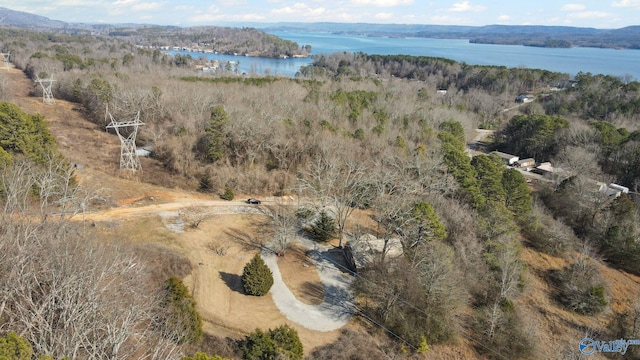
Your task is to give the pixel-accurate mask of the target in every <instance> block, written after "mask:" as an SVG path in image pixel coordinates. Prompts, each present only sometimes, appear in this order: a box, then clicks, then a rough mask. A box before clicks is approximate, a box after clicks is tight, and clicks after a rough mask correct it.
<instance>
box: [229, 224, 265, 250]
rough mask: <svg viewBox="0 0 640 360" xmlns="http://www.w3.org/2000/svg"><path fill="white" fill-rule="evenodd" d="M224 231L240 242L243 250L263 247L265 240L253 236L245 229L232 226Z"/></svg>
mask: <svg viewBox="0 0 640 360" xmlns="http://www.w3.org/2000/svg"><path fill="white" fill-rule="evenodd" d="M224 233H225V234H226V235H227V236H228V237H229V238H230V239H231V240H233V241H234V242H236V243H239V244H241V245H242V247H243V248H244V249H245V250H255V249H256V248H258V249H263V248H264V247H265V243H266V241H265V240H264V239H260V238H258V237H256V236H253V235H252V234H250V233H248V232H246V231H243V230H240V229H236V228H232V229H229V230H226V231H225V232H224Z"/></svg>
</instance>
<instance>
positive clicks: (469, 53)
mask: <svg viewBox="0 0 640 360" xmlns="http://www.w3.org/2000/svg"><path fill="white" fill-rule="evenodd" d="M269 33H271V34H273V35H276V36H279V37H281V38H283V39H287V40H292V41H295V42H297V43H298V45H300V46H303V45H311V47H312V51H313V54H331V53H334V52H344V51H346V52H363V53H367V54H379V55H392V54H405V55H414V56H434V57H443V58H447V59H452V60H455V61H458V62H466V63H467V64H471V65H498V66H506V67H509V68H512V67H526V68H531V69H545V70H550V71H555V72H562V73H568V74H570V75H571V76H573V75H575V74H577V73H578V72H590V73H592V74H606V75H613V76H626V75H630V76H632V78H633V79H634V80H640V50H614V49H599V48H570V49H554V48H539V47H530V46H517V45H489V44H472V43H469V41H468V40H451V39H428V38H388V37H367V36H355V35H336V34H331V33H321V32H271V31H270V32H269ZM192 56H194V57H199V56H207V57H209V58H215V59H219V60H220V61H224V62H226V61H239V65H238V67H239V71H240V72H246V73H259V74H264V73H270V74H272V75H276V74H278V75H284V76H294V75H295V73H296V72H297V71H298V69H299V68H300V66H304V65H308V64H309V63H310V62H311V59H309V58H303V59H264V58H254V57H244V56H230V55H216V54H192Z"/></svg>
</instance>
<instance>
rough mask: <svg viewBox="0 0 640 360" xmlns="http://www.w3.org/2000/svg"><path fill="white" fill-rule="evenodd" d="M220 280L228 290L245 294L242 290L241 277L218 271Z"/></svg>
mask: <svg viewBox="0 0 640 360" xmlns="http://www.w3.org/2000/svg"><path fill="white" fill-rule="evenodd" d="M220 279H222V281H224V283H225V284H227V286H228V287H229V289H231V290H233V291H235V292H237V293H240V294H243V295H244V294H245V293H244V288H243V287H242V276H240V275H237V274H231V273H227V272H223V271H220Z"/></svg>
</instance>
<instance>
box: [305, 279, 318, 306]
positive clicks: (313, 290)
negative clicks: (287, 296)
mask: <svg viewBox="0 0 640 360" xmlns="http://www.w3.org/2000/svg"><path fill="white" fill-rule="evenodd" d="M300 292H301V295H303V296H304V298H305V299H306V300H307V301H308V302H309V303H310V304H311V305H319V304H322V302H324V287H323V286H322V284H318V283H315V282H310V281H307V282H305V283H304V284H302V286H301V288H300Z"/></svg>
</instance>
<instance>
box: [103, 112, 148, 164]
mask: <svg viewBox="0 0 640 360" xmlns="http://www.w3.org/2000/svg"><path fill="white" fill-rule="evenodd" d="M108 114H109V117H110V118H111V123H110V124H109V125H107V129H115V131H116V134H118V137H119V138H120V169H130V170H142V167H141V166H140V159H139V158H138V154H137V153H136V136H137V134H138V127H139V126H141V125H144V123H143V122H142V121H140V111H138V113H137V114H136V117H135V119H134V120H131V121H122V122H117V121H116V120H115V119H114V118H113V116H111V113H108ZM124 128H130V129H131V130H130V131H129V135H127V136H125V135H124V134H122V132H121V131H120V130H121V129H124Z"/></svg>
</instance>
